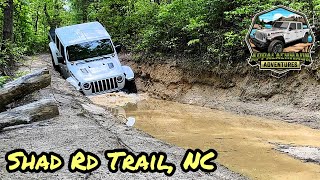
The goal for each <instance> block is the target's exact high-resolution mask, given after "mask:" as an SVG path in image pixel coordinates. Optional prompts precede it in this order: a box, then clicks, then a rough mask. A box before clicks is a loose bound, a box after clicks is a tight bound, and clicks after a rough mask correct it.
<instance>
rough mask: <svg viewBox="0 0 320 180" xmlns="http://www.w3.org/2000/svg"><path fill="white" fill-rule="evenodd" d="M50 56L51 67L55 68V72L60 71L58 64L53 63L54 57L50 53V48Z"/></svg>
mask: <svg viewBox="0 0 320 180" xmlns="http://www.w3.org/2000/svg"><path fill="white" fill-rule="evenodd" d="M50 56H51V61H52V66H53V69H54V70H56V71H57V72H60V69H59V66H58V65H55V63H54V59H53V55H52V52H51V50H50Z"/></svg>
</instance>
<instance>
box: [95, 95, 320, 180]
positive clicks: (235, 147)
mask: <svg viewBox="0 0 320 180" xmlns="http://www.w3.org/2000/svg"><path fill="white" fill-rule="evenodd" d="M101 98H103V97H102V96H101V97H100V98H98V99H101ZM93 102H95V101H94V100H93ZM98 103H99V104H101V103H102V102H101V101H98ZM105 105H107V104H105ZM124 109H125V113H126V115H127V116H132V117H135V118H136V124H135V127H137V128H138V129H140V130H143V131H145V132H147V133H148V134H150V135H152V136H154V137H156V138H158V139H160V140H163V141H166V142H169V143H172V144H175V145H178V146H180V147H184V148H201V149H208V148H213V149H216V150H217V151H218V153H219V157H218V159H217V161H218V162H219V163H221V164H223V165H224V166H226V167H228V168H229V169H231V170H233V171H235V172H238V173H241V174H244V175H245V176H247V177H249V178H251V179H319V178H320V166H319V165H317V164H313V163H304V162H303V161H300V160H298V159H294V158H293V157H290V156H288V155H287V154H284V153H281V152H280V151H282V152H286V150H285V149H281V150H280V151H278V150H276V149H275V148H277V147H278V146H277V145H276V144H290V146H314V147H320V141H319V137H320V132H319V131H318V130H314V129H311V128H308V127H305V126H302V125H295V124H288V123H285V122H281V121H274V120H270V119H264V118H259V117H255V116H239V115H236V114H232V113H228V112H223V111H217V110H212V109H210V108H205V107H199V106H193V105H185V104H180V103H175V102H170V101H162V100H156V99H152V98H147V99H144V100H142V101H138V102H137V104H131V103H129V104H127V105H126V106H125V107H124ZM287 150H290V151H289V152H292V153H295V154H296V155H297V156H303V157H304V158H308V159H310V160H312V159H313V160H314V161H317V158H318V156H317V155H313V154H310V153H317V152H316V151H312V150H309V151H305V150H306V149H300V150H299V149H296V150H295V151H294V149H287ZM308 152H309V153H308ZM310 160H309V161H308V162H311V161H310Z"/></svg>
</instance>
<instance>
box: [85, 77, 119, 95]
mask: <svg viewBox="0 0 320 180" xmlns="http://www.w3.org/2000/svg"><path fill="white" fill-rule="evenodd" d="M116 88H118V82H117V78H116V77H114V78H110V79H105V80H100V81H95V82H91V90H92V93H99V92H103V91H109V90H112V89H116Z"/></svg>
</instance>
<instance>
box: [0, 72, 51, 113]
mask: <svg viewBox="0 0 320 180" xmlns="http://www.w3.org/2000/svg"><path fill="white" fill-rule="evenodd" d="M50 84H51V76H50V74H49V71H48V70H47V69H42V70H38V71H35V72H33V73H31V74H28V75H25V76H23V77H21V78H19V79H17V80H15V81H12V82H9V83H7V84H5V85H4V87H3V88H1V89H0V112H1V111H3V110H5V106H6V105H8V104H10V103H12V102H14V101H16V100H17V99H20V98H22V97H24V96H26V95H28V94H31V93H33V92H34V91H37V90H40V89H42V88H45V87H47V86H49V85H50Z"/></svg>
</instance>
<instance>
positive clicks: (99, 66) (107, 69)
mask: <svg viewBox="0 0 320 180" xmlns="http://www.w3.org/2000/svg"><path fill="white" fill-rule="evenodd" d="M109 64H110V65H109ZM111 64H112V65H111ZM112 66H113V67H112ZM69 70H70V72H71V74H72V75H73V76H74V77H75V78H76V79H77V80H78V81H79V82H91V81H96V80H101V79H106V78H110V77H115V76H119V75H122V74H123V73H124V72H123V70H122V68H121V65H120V63H119V62H118V61H117V60H116V59H115V58H102V59H99V60H91V61H87V62H86V61H78V62H74V63H72V64H70V65H69Z"/></svg>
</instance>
